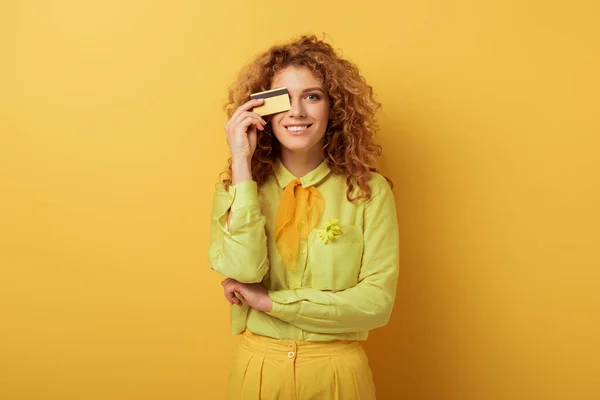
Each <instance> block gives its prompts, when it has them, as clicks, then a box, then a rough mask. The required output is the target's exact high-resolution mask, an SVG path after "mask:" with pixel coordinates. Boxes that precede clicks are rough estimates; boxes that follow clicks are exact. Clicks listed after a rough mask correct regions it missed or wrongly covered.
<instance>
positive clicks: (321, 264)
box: [308, 225, 363, 290]
mask: <svg viewBox="0 0 600 400" xmlns="http://www.w3.org/2000/svg"><path fill="white" fill-rule="evenodd" d="M340 227H341V229H342V234H341V235H338V236H336V237H335V238H334V239H332V240H330V241H329V242H327V244H325V243H323V242H322V241H321V239H319V230H318V229H313V230H312V231H311V232H310V234H309V236H308V242H309V247H308V264H309V267H310V271H311V275H312V282H311V283H312V285H311V287H312V288H313V289H318V290H343V289H347V288H349V287H352V286H355V285H356V283H357V282H358V274H359V273H360V266H361V264H362V251H363V235H362V229H361V227H360V226H357V225H343V226H340Z"/></svg>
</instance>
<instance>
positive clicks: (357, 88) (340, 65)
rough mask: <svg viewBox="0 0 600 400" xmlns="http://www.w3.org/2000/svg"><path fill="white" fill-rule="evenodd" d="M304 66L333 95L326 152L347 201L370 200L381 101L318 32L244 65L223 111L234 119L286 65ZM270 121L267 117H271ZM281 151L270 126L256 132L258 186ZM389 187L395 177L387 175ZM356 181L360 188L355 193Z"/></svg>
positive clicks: (254, 170) (254, 159)
mask: <svg viewBox="0 0 600 400" xmlns="http://www.w3.org/2000/svg"><path fill="white" fill-rule="evenodd" d="M289 66H295V67H306V68H308V69H310V71H312V73H313V75H314V76H315V78H316V79H318V80H320V81H321V82H322V84H323V88H324V89H325V91H326V92H327V94H328V95H329V101H330V109H329V122H328V125H327V131H326V133H325V144H324V147H323V154H324V155H325V158H326V159H327V160H328V161H329V164H330V167H331V171H332V173H334V174H343V175H345V176H346V184H347V186H348V189H347V191H346V198H347V199H348V201H351V202H355V201H357V200H361V199H362V200H368V199H370V198H371V189H370V188H369V186H368V181H369V178H370V175H371V172H377V168H376V159H377V157H378V156H379V155H381V146H380V145H378V144H376V143H375V140H374V139H375V132H376V130H377V125H376V121H375V112H376V111H377V109H379V107H381V104H380V103H378V102H377V101H375V99H374V97H373V88H372V87H371V86H369V85H368V84H367V83H366V81H365V79H364V77H363V76H362V75H361V74H360V72H359V70H358V68H357V67H356V65H355V64H353V63H352V62H350V61H348V60H344V59H342V58H341V57H340V56H338V55H337V54H336V52H335V50H334V49H333V47H332V46H331V45H330V44H328V43H325V42H324V41H322V40H319V39H318V38H317V37H316V36H314V35H308V36H306V35H305V36H301V37H300V38H298V39H297V40H294V41H292V42H290V43H287V44H283V45H276V46H273V47H271V48H270V49H269V50H267V51H266V52H265V53H263V54H261V55H259V56H258V57H257V58H256V59H255V60H254V61H252V62H251V63H250V64H248V65H247V66H246V67H244V68H243V69H242V71H241V72H240V74H239V77H238V79H237V81H236V82H235V83H234V84H233V85H232V86H231V88H230V89H229V100H228V102H227V103H226V104H225V107H224V109H225V112H226V113H227V115H228V117H229V118H231V116H232V115H233V113H234V112H235V110H236V109H237V108H238V107H239V106H241V105H242V104H244V103H245V102H247V101H248V100H249V98H250V94H251V93H255V92H262V91H265V90H269V89H271V81H272V79H273V77H274V76H275V75H276V74H277V72H278V71H280V70H283V69H284V68H286V67H289ZM267 122H268V120H267ZM280 154H281V147H280V144H279V141H278V140H277V138H276V137H275V135H274V134H273V132H272V130H271V126H270V124H267V125H266V126H265V130H264V131H263V132H260V131H259V132H258V140H257V145H256V150H255V152H254V154H253V156H252V160H251V171H252V179H253V180H255V181H256V182H257V183H258V184H259V185H260V184H261V183H263V182H265V181H266V180H267V179H268V178H269V176H270V175H271V174H273V166H274V160H275V159H277V158H278V157H279V156H280ZM231 162H232V161H231V158H230V159H229V166H228V167H227V169H226V170H225V171H224V172H223V174H222V175H225V176H224V177H223V178H222V183H223V184H224V185H225V187H226V188H229V186H230V185H231V176H232V170H231ZM386 179H387V180H388V182H389V184H390V185H391V184H392V183H391V181H390V180H389V179H388V178H386ZM355 185H357V186H358V188H359V189H360V190H359V191H358V194H356V196H354V197H352V194H353V192H354V188H355Z"/></svg>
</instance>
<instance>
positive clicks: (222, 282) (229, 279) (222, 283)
mask: <svg viewBox="0 0 600 400" xmlns="http://www.w3.org/2000/svg"><path fill="white" fill-rule="evenodd" d="M232 280H233V279H231V278H225V279H223V280H222V281H221V286H223V287H225V285H227V284H228V283H229V281H232Z"/></svg>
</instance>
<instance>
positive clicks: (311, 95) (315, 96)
mask: <svg viewBox="0 0 600 400" xmlns="http://www.w3.org/2000/svg"><path fill="white" fill-rule="evenodd" d="M306 98H307V99H308V100H319V99H320V98H321V96H319V95H318V94H316V93H309V94H307V95H306Z"/></svg>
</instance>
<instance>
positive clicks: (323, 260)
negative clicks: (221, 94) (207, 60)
mask: <svg viewBox="0 0 600 400" xmlns="http://www.w3.org/2000/svg"><path fill="white" fill-rule="evenodd" d="M282 87H285V88H287V89H288V92H289V98H290V104H291V109H290V110H289V111H285V112H281V113H277V114H274V115H270V116H268V117H264V118H263V117H261V116H260V115H258V114H257V113H254V112H253V111H252V110H253V109H254V108H255V107H258V106H260V105H262V104H263V100H250V101H248V99H249V98H250V94H251V93H255V92H261V91H266V90H270V89H274V88H282ZM378 107H379V104H378V103H377V102H376V101H375V100H374V99H373V92H372V88H371V87H370V86H369V85H367V84H366V82H365V80H364V78H363V77H362V76H361V75H360V73H359V71H358V69H357V68H356V66H355V65H353V64H352V63H350V62H349V61H346V60H344V59H342V58H340V57H339V56H338V55H337V54H336V53H335V51H334V50H333V48H332V47H331V46H330V45H329V44H327V43H325V42H323V41H321V40H319V39H317V38H316V37H314V36H303V37H301V38H299V39H298V40H296V41H293V42H291V43H288V44H285V45H280V46H275V47H272V48H271V49H269V50H268V51H267V52H265V53H264V54H262V55H260V56H259V57H258V58H257V59H256V60H254V61H253V62H252V63H250V64H249V65H248V66H247V67H246V68H245V69H244V70H243V71H242V73H241V74H240V77H239V79H238V80H237V83H235V84H234V85H233V86H232V88H231V89H230V94H229V103H228V106H227V107H226V110H227V113H228V116H229V117H230V119H229V121H228V122H227V124H226V126H225V130H226V132H227V141H228V143H229V147H230V150H231V159H230V162H229V167H228V169H227V171H226V177H225V178H224V179H223V180H222V182H221V183H220V184H219V185H218V187H217V190H216V193H215V198H214V205H213V213H212V227H211V235H212V237H211V244H210V249H209V261H210V263H211V267H212V268H213V269H214V270H216V271H217V272H220V273H221V274H223V275H225V276H226V277H227V279H225V280H224V281H223V282H222V285H223V287H224V293H225V297H226V298H227V300H228V301H229V302H230V303H231V304H232V305H237V306H238V307H232V315H231V322H232V332H233V333H234V334H239V333H242V334H243V338H242V342H241V344H240V345H239V347H238V349H237V352H236V355H235V358H234V362H233V368H232V371H231V373H230V376H229V381H228V387H227V398H228V399H259V398H260V399H343V400H348V399H360V400H366V399H374V398H375V388H374V385H373V380H372V375H371V370H370V368H369V364H368V360H367V356H366V354H365V352H364V350H363V348H362V345H361V341H363V340H366V339H367V335H368V332H369V330H371V329H374V328H377V327H380V326H383V325H385V324H386V323H387V322H388V320H389V318H390V314H391V312H392V308H393V305H394V299H395V293H396V283H397V277H398V227H397V222H396V210H395V205H394V198H393V196H392V191H391V188H390V184H389V183H388V181H387V179H386V178H384V177H383V176H381V175H380V174H379V173H377V172H376V171H377V170H376V168H375V161H376V157H377V156H378V155H379V154H380V152H381V149H380V147H379V146H378V145H376V144H375V143H374V134H375V121H374V114H375V111H376V110H377V108H378Z"/></svg>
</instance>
